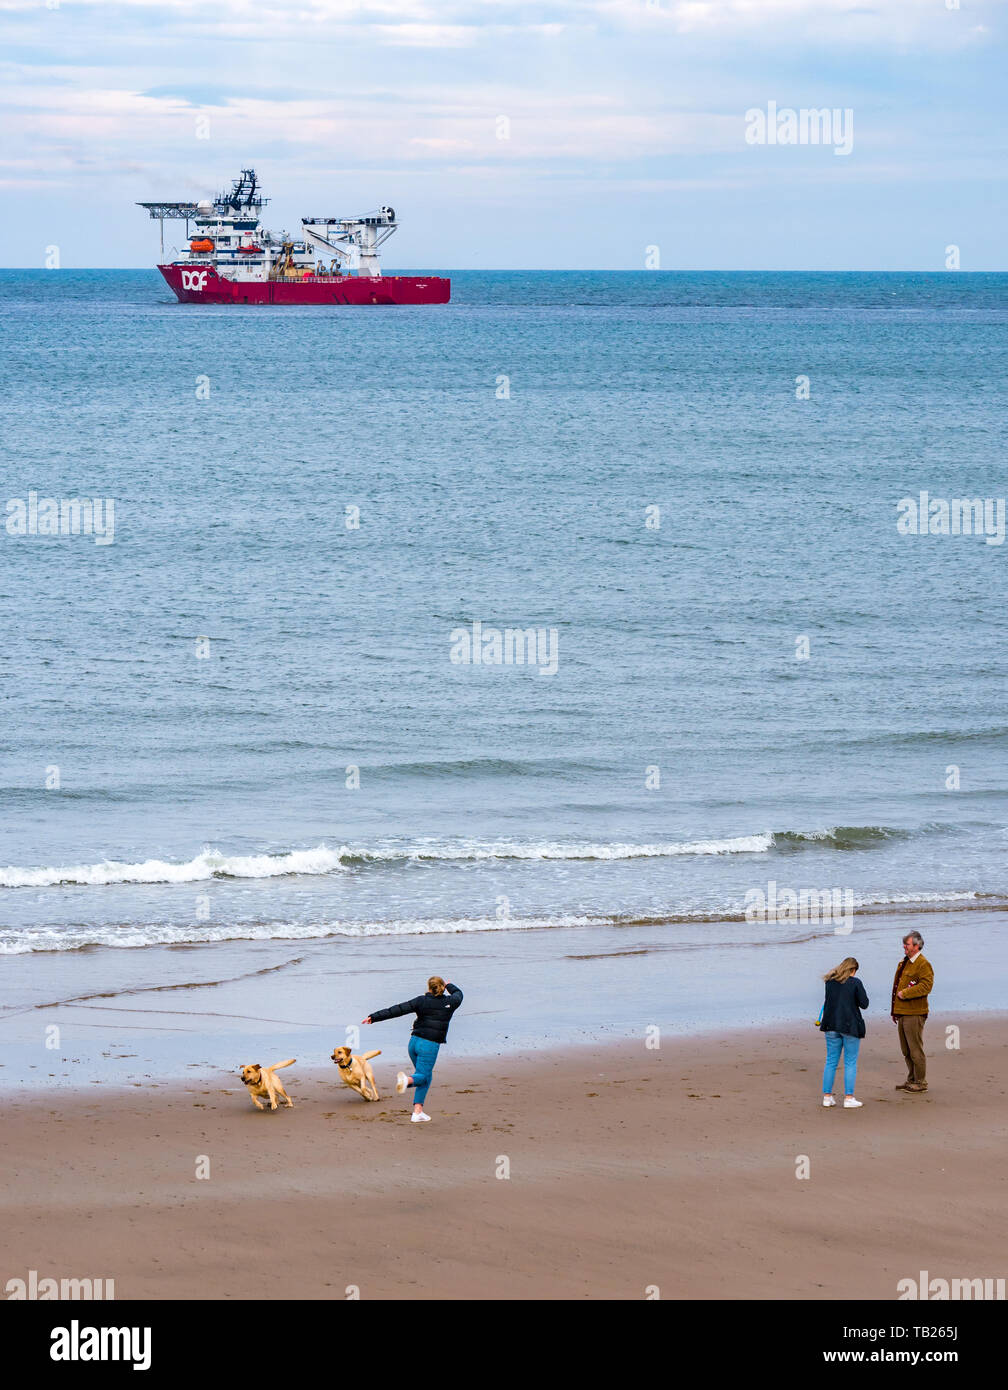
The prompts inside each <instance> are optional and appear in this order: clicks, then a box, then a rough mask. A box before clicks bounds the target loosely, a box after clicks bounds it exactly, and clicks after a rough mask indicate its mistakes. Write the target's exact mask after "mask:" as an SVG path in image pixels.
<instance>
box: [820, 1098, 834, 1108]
mask: <svg viewBox="0 0 1008 1390" xmlns="http://www.w3.org/2000/svg"><path fill="white" fill-rule="evenodd" d="M822 1103H823V1107H824V1108H825V1109H826V1110H828V1109H829V1108H830V1106H831V1105H836V1100H835V1099H834V1097H833V1096H823V1098H822Z"/></svg>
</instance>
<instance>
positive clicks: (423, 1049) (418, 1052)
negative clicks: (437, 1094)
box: [409, 1037, 441, 1105]
mask: <svg viewBox="0 0 1008 1390" xmlns="http://www.w3.org/2000/svg"><path fill="white" fill-rule="evenodd" d="M440 1051H441V1044H440V1043H436V1042H429V1041H428V1039H427V1038H413V1037H411V1038H410V1040H409V1055H410V1061H411V1062H412V1063H413V1065H414V1066H415V1067H416V1071H415V1072H414V1073H413V1085H414V1087H415V1088H416V1089H415V1090H414V1092H413V1099H414V1101H416V1103H417V1105H423V1103H424V1101H425V1100H426V1099H427V1092H428V1091H429V1090H430V1084H431V1078H432V1075H433V1072H434V1063H435V1062H436V1061H437V1059H438V1053H439V1052H440Z"/></svg>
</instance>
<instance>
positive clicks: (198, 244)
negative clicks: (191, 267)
mask: <svg viewBox="0 0 1008 1390" xmlns="http://www.w3.org/2000/svg"><path fill="white" fill-rule="evenodd" d="M213 249H214V244H213V242H212V241H211V240H210V238H209V237H196V239H195V240H194V241H191V242H190V243H189V250H190V251H212V250H213Z"/></svg>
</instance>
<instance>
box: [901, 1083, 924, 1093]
mask: <svg viewBox="0 0 1008 1390" xmlns="http://www.w3.org/2000/svg"><path fill="white" fill-rule="evenodd" d="M903 1089H904V1090H905V1091H926V1090H927V1083H926V1082H925V1084H924V1085H923V1086H922V1085H921V1084H920V1082H919V1081H908V1082H907V1084H906V1085H905V1086H904V1087H903Z"/></svg>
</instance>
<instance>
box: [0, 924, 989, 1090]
mask: <svg viewBox="0 0 1008 1390" xmlns="http://www.w3.org/2000/svg"><path fill="white" fill-rule="evenodd" d="M917 925H919V926H920V929H921V930H922V931H923V933H924V935H925V940H926V947H925V949H926V951H927V953H928V956H929V959H931V960H932V961H933V962H934V964H935V970H936V974H937V979H938V983H937V986H936V993H935V997H934V1002H935V1007H936V1008H940V1010H941V1011H942V1014H943V1015H947V1016H948V1017H949V1018H952V1019H955V1018H957V1017H959V1016H960V1015H965V1014H970V1015H973V1014H984V1013H998V1012H1000V1011H1001V1009H1003V1006H1004V990H1003V988H1002V981H1001V980H1000V979H998V977H997V975H996V972H994V971H992V970H991V969H990V965H989V962H990V961H991V959H992V958H993V959H995V960H997V959H999V958H1000V954H1001V951H1002V949H1003V946H1002V943H1003V940H1004V935H1005V931H1006V928H1008V920H1006V918H1005V914H1004V913H1002V912H992V913H988V914H983V913H978V912H975V911H969V912H968V913H965V914H963V915H961V916H959V915H953V914H948V915H946V916H944V917H943V918H942V919H941V921H936V920H935V918H934V917H930V918H928V917H925V918H923V919H921V920H920V922H919V923H918V922H917V921H915V919H914V918H913V917H912V916H903V915H901V916H900V917H899V918H898V919H895V920H894V919H892V918H888V917H879V918H878V919H875V920H872V921H871V922H862V923H860V924H859V926H858V928H857V930H856V931H855V932H854V933H853V935H850V936H843V937H842V938H841V937H838V936H837V935H835V934H834V933H833V932H829V931H826V932H821V933H820V934H818V935H811V934H808V933H807V930H804V929H803V930H802V931H800V932H795V931H794V929H793V928H791V927H777V928H773V929H767V930H766V931H765V932H764V933H763V938H762V939H760V940H757V941H747V940H733V939H732V937H731V935H730V933H725V934H719V939H717V940H715V941H709V940H707V939H706V938H705V934H704V932H703V931H702V930H697V929H692V928H690V929H684V928H677V927H675V926H670V925H655V926H640V927H619V928H612V929H606V928H594V927H593V928H582V927H565V928H563V929H562V930H542V931H536V932H534V933H533V932H530V931H525V930H523V931H516V932H507V931H500V932H494V933H492V934H489V935H488V934H482V933H463V934H460V935H457V936H452V937H443V938H439V939H438V940H437V941H432V940H431V939H430V938H429V937H408V936H403V937H385V938H380V939H379V938H371V939H368V940H362V941H355V940H346V939H340V940H326V941H322V942H319V941H311V942H303V941H301V942H286V941H284V942H277V941H267V942H228V943H218V944H214V945H201V946H199V947H176V946H151V947H147V948H144V949H143V950H121V951H113V950H111V949H109V948H105V949H101V950H95V951H94V952H89V953H88V954H87V956H86V957H78V958H77V959H68V958H67V956H68V954H69V953H65V954H61V953H53V954H52V955H47V956H46V955H36V956H27V955H21V956H10V957H7V958H5V961H4V966H5V968H4V979H3V989H2V990H0V1049H2V1053H0V1055H2V1064H0V1076H2V1077H3V1079H4V1081H5V1082H6V1083H7V1086H8V1088H13V1089H25V1090H41V1091H43V1092H45V1091H46V1090H51V1089H54V1088H55V1089H62V1088H64V1087H67V1086H73V1085H78V1084H81V1080H82V1079H83V1082H84V1083H85V1084H90V1083H91V1082H95V1083H101V1084H103V1085H113V1086H114V1085H132V1084H133V1083H134V1082H136V1081H138V1080H139V1081H143V1080H144V1079H145V1078H147V1077H149V1076H151V1075H171V1076H176V1077H184V1076H187V1075H192V1074H193V1070H194V1068H196V1067H199V1068H201V1069H202V1072H203V1074H205V1075H210V1076H212V1075H222V1074H233V1073H234V1072H235V1071H236V1070H237V1067H238V1066H239V1065H240V1064H242V1063H244V1062H249V1061H268V1060H269V1058H270V1057H273V1058H283V1057H298V1058H299V1059H301V1060H302V1061H303V1062H304V1063H306V1064H309V1065H310V1064H312V1063H315V1064H320V1065H323V1066H324V1065H325V1064H326V1061H327V1059H328V1057H329V1054H330V1053H331V1051H332V1049H333V1047H334V1046H336V1045H342V1044H343V1043H345V1042H347V1041H349V1042H350V1043H351V1045H352V1046H353V1047H354V1049H355V1050H367V1049H370V1048H374V1047H382V1048H389V1047H394V1046H401V1047H402V1050H403V1052H404V1051H405V1041H404V1040H405V1037H406V1036H407V1035H408V1032H409V1025H408V1023H407V1022H406V1021H405V1020H401V1021H398V1022H394V1023H387V1024H378V1025H373V1026H372V1027H371V1028H363V1027H359V1025H360V1020H361V1019H362V1018H364V1017H365V1016H366V1015H367V1014H369V1013H371V1012H372V1011H373V1010H375V1009H377V1008H381V1007H384V1006H386V1005H389V1004H392V1003H395V1002H396V1001H398V1000H401V999H408V998H410V997H412V996H413V995H415V994H416V993H418V992H420V991H421V990H422V988H423V982H424V981H426V979H427V977H428V976H429V975H430V974H432V973H437V974H440V975H442V976H443V977H444V978H445V979H454V980H456V981H457V983H458V984H459V985H460V986H461V988H462V990H463V992H464V994H465V1002H464V1003H463V1006H462V1008H461V1010H460V1011H459V1013H458V1014H457V1015H456V1017H455V1020H454V1021H453V1024H452V1032H451V1039H450V1044H449V1051H450V1052H451V1054H452V1055H456V1056H459V1057H464V1058H487V1059H494V1058H507V1057H510V1056H512V1055H514V1054H515V1053H518V1052H521V1051H538V1050H541V1049H544V1048H551V1049H555V1050H560V1051H562V1050H565V1049H568V1048H572V1047H574V1048H582V1047H588V1048H591V1047H595V1046H599V1045H606V1046H608V1045H611V1044H613V1043H622V1042H629V1043H632V1042H633V1041H634V1040H635V1039H642V1038H643V1037H644V1036H645V1035H646V1033H647V1030H648V1029H649V1028H650V1029H654V1028H658V1029H659V1030H660V1032H661V1035H662V1037H669V1038H671V1037H676V1036H681V1037H693V1038H701V1037H710V1036H715V1035H718V1034H721V1033H724V1032H728V1031H732V1030H735V1029H741V1030H746V1029H763V1030H766V1031H772V1030H775V1029H778V1028H780V1027H785V1026H795V1027H799V1028H800V1027H803V1026H804V1021H805V1020H808V1024H809V1026H811V1024H812V1021H813V1020H814V1019H815V1017H816V1015H817V1014H818V1012H819V1006H820V1004H821V1003H822V976H823V974H824V973H825V972H826V971H827V970H828V969H830V968H831V967H832V966H834V965H835V964H836V963H837V961H838V960H839V959H841V958H842V957H843V956H844V955H846V954H849V953H851V952H853V953H854V954H856V956H857V958H858V960H859V961H860V965H861V969H860V975H861V978H862V980H863V981H864V983H865V987H866V988H867V990H868V994H869V998H870V1000H871V1005H870V1007H869V1009H868V1010H867V1011H866V1013H865V1019H866V1023H867V1026H868V1032H869V1037H871V1036H872V1035H873V1034H874V1033H875V1032H876V1030H877V1029H878V1028H880V1027H882V1026H883V1025H884V1026H885V1027H888V1026H889V1024H888V1018H887V1013H888V1000H889V992H890V988H891V983H892V978H893V971H894V969H895V966H896V963H897V959H898V957H899V956H901V955H902V949H901V947H900V945H899V942H900V939H901V936H902V935H903V934H904V933H905V932H906V931H909V930H911V929H912V928H913V927H914V926H917ZM354 1029H358V1030H359V1031H358V1032H357V1033H354V1032H353V1031H350V1033H349V1036H348V1030H354Z"/></svg>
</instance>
